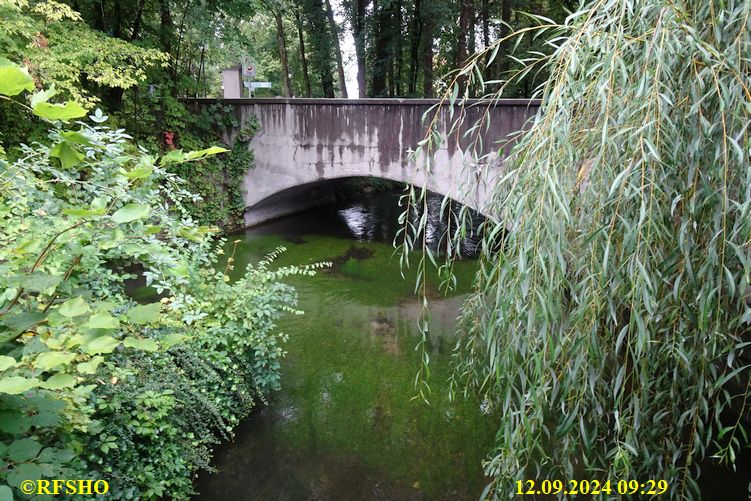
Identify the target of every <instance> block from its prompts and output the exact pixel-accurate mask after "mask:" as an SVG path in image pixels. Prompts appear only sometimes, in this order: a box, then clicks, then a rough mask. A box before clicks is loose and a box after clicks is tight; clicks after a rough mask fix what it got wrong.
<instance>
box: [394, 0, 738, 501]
mask: <svg viewBox="0 0 751 501" xmlns="http://www.w3.org/2000/svg"><path fill="white" fill-rule="evenodd" d="M750 13H751V2H749V1H748V0H724V1H721V0H705V1H701V2H696V1H688V0H685V1H681V0H673V1H668V0H610V1H598V2H592V3H590V4H589V5H587V6H583V7H581V8H580V9H579V10H578V11H577V12H575V13H573V14H571V15H570V16H569V17H568V18H567V19H566V21H565V22H564V23H563V24H562V25H556V24H555V23H553V22H552V21H550V20H548V19H544V18H537V20H538V22H539V26H538V27H536V28H535V29H532V30H525V31H523V32H520V33H515V34H512V35H511V37H516V38H519V37H521V36H530V35H539V34H543V35H544V36H548V37H550V40H549V48H550V51H549V53H548V54H533V55H531V56H529V57H527V58H524V59H520V60H519V61H520V64H521V69H519V70H518V71H517V73H516V74H515V75H514V77H512V78H515V77H520V76H523V75H524V74H526V73H527V72H529V71H537V70H538V69H539V68H541V67H545V68H546V69H547V70H548V71H549V73H550V75H551V78H550V79H549V80H548V81H547V82H546V83H545V84H544V85H543V86H542V87H541V88H540V89H538V93H539V94H538V95H539V96H540V97H541V99H542V105H541V108H540V111H539V113H538V114H537V116H536V117H535V118H534V120H533V123H532V124H531V128H530V129H529V130H528V131H527V132H526V133H524V134H523V135H522V136H521V137H520V138H519V139H518V141H517V142H516V143H515V146H514V147H513V148H512V149H511V151H510V152H509V154H508V157H507V159H506V160H505V163H504V167H503V172H502V175H501V176H498V177H496V178H495V179H496V181H495V183H494V186H493V187H492V190H493V191H492V196H491V197H490V201H489V203H488V205H487V207H485V209H484V212H485V213H486V214H488V215H490V216H491V217H490V218H489V219H488V221H487V222H486V223H485V225H484V226H483V228H482V230H483V234H484V242H483V258H482V260H481V263H482V264H481V270H480V272H479V273H478V275H477V282H476V288H475V292H474V293H473V294H472V295H471V297H470V298H469V299H468V300H467V302H466V303H465V305H464V308H463V312H462V319H461V327H460V340H459V342H458V344H457V349H456V358H455V374H454V378H453V383H454V389H455V391H458V392H464V391H475V392H479V393H480V394H482V395H483V396H485V397H486V398H487V400H488V402H489V403H490V404H491V405H493V406H494V408H495V410H496V411H497V413H498V415H499V416H500V422H499V430H498V434H497V443H496V446H495V450H494V451H493V452H492V453H491V454H490V458H489V459H488V461H487V463H486V473H487V474H488V475H490V476H491V477H492V478H494V481H493V483H492V484H491V485H490V486H489V489H488V493H489V495H491V496H493V497H495V498H503V497H507V496H511V495H512V494H513V492H514V491H515V489H514V487H513V486H514V485H515V481H516V480H519V479H525V478H528V479H535V478H537V479H541V480H542V479H545V478H548V479H556V478H557V479H581V478H590V479H600V480H607V479H611V480H614V481H615V480H617V479H637V480H640V481H642V482H643V481H645V480H646V479H666V480H667V481H668V482H669V483H670V490H669V494H670V495H671V497H673V498H678V499H689V498H698V497H700V492H699V488H698V485H697V482H696V478H697V477H698V475H699V474H700V469H699V466H698V463H699V462H700V461H702V460H705V459H706V458H708V457H709V456H712V457H713V458H714V459H715V460H719V461H723V462H726V463H733V462H734V461H735V456H736V453H737V452H738V451H739V449H741V448H742V447H743V446H744V445H745V444H746V443H747V442H748V436H747V431H746V429H745V428H744V427H746V426H748V419H749V407H750V406H751V398H750V397H751V393H750V392H749V384H751V383H750V382H751V374H750V372H749V371H750V370H751V365H750V364H751V356H750V355H751V353H750V350H751V346H750V345H751V342H750V341H751V335H749V323H751V307H750V306H749V305H751V286H750V285H749V282H750V281H751V241H750V240H749V238H750V237H751V234H750V233H749V231H750V230H751V214H749V211H750V209H751V162H750V160H749V158H750V154H751V145H750V144H749V131H748V127H749V118H750V115H751V104H750V103H751V99H750V98H751V94H750V93H749V88H750V87H751V76H750V75H751V35H750V33H751V30H750V29H749V27H750V24H749V14H750ZM501 42H502V41H499V42H497V43H496V44H494V45H493V46H491V47H489V48H487V49H486V50H485V51H484V52H482V53H480V54H477V55H475V56H474V57H473V58H472V59H471V60H470V61H469V63H468V65H467V66H466V67H465V68H463V69H462V70H461V71H460V72H459V74H458V76H459V75H460V76H464V78H467V79H468V81H469V85H468V87H469V88H475V89H476V88H489V87H490V86H491V85H495V86H496V87H497V86H498V84H499V82H483V81H482V72H481V69H482V65H483V64H486V62H487V61H488V60H491V61H492V59H493V58H494V57H495V56H496V54H497V51H498V47H499V45H500V43H501ZM458 82H459V80H458V79H457V80H455V81H454V83H453V84H450V85H449V86H448V89H447V91H446V94H445V95H444V103H442V104H441V106H444V105H450V106H453V105H454V102H455V100H457V99H461V97H462V96H460V95H458V94H459V92H458V89H459V85H458ZM500 84H501V89H500V90H498V91H497V92H495V93H490V94H489V95H488V96H486V97H488V98H489V99H490V101H491V102H492V101H495V100H496V99H497V98H498V97H499V96H500V93H501V92H502V87H503V85H502V84H503V83H502V82H501V83H500ZM491 105H492V103H491ZM436 115H437V114H436ZM488 116H489V115H488V114H486V115H485V118H484V119H483V120H485V121H487V119H488ZM463 117H464V114H463V113H459V114H457V115H456V117H455V119H454V121H453V123H452V125H451V130H452V131H453V132H454V133H456V134H460V133H461V134H462V135H463V136H464V139H465V140H467V141H470V142H471V144H470V145H469V146H466V147H465V150H466V151H468V152H471V153H473V154H474V161H473V162H471V164H472V165H471V167H470V168H469V170H471V171H474V170H476V169H478V168H480V167H478V166H482V165H483V164H484V163H487V161H488V157H483V156H482V155H481V154H480V153H479V152H481V151H483V149H487V148H483V146H482V144H481V137H482V131H483V130H485V129H486V127H492V123H484V122H483V121H482V120H481V122H480V123H475V124H462V123H461V122H462V120H463ZM436 131H437V124H435V123H432V124H430V128H429V132H428V134H427V135H426V138H425V140H424V141H423V142H422V143H421V144H420V147H419V148H418V151H417V152H416V157H415V158H422V159H427V160H428V164H427V165H424V167H425V168H426V169H428V170H430V164H429V159H430V157H431V155H430V153H431V151H434V150H435V148H437V147H438V146H439V145H440V143H441V141H442V140H445V139H442V138H441V137H440V136H439V135H438V134H437V133H436ZM424 198H425V197H424V190H422V191H421V190H419V189H417V190H412V191H411V192H410V194H409V199H410V203H411V205H412V207H411V209H414V206H415V205H417V204H420V203H421V201H423V200H424ZM464 216H465V214H464V213H463V212H462V211H460V212H459V213H457V214H454V220H455V222H456V224H457V225H456V226H454V227H453V228H452V231H451V235H450V236H451V237H452V238H453V240H454V243H456V242H457V240H458V238H460V237H461V235H462V234H463V233H466V231H467V226H466V217H464ZM410 220H413V219H411V218H408V217H407V215H406V214H405V216H403V219H402V221H403V222H404V223H405V227H404V232H403V236H404V237H405V238H404V239H403V242H404V244H403V245H404V249H409V248H419V247H420V245H421V243H420V242H421V238H420V235H421V234H424V231H423V230H424V229H425V228H424V225H423V224H421V223H420V221H419V220H413V221H415V222H414V223H410V222H408V221H410ZM499 242H500V243H499ZM452 249H456V245H453V246H450V247H449V252H448V253H447V255H446V256H447V257H446V259H447V262H446V264H444V265H443V267H444V269H446V270H448V269H450V263H451V260H452V259H454V258H455V257H456V251H452ZM424 252H425V254H424V255H427V256H428V259H427V262H430V261H432V260H434V259H435V257H434V256H433V255H432V254H431V253H430V252H429V251H428V250H427V249H424ZM404 256H406V254H404ZM404 256H403V259H406V257H404ZM425 263H426V259H425V257H423V260H422V261H421V263H420V266H425ZM418 289H419V287H418ZM423 330H424V334H425V336H427V327H426V326H423ZM426 360H427V357H426ZM425 373H426V372H425V369H424V368H423V370H422V371H421V374H420V379H418V385H421V386H424V385H426V384H427V383H426V382H425V381H424V380H423V379H422V376H423V375H425ZM421 391H422V389H421Z"/></svg>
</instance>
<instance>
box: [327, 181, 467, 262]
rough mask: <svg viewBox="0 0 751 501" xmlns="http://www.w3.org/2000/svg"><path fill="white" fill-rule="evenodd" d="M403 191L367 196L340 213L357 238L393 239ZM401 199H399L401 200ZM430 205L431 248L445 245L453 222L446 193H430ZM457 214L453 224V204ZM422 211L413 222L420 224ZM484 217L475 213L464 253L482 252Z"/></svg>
mask: <svg viewBox="0 0 751 501" xmlns="http://www.w3.org/2000/svg"><path fill="white" fill-rule="evenodd" d="M401 198H402V196H401V194H399V193H389V194H381V195H377V196H367V197H364V198H362V199H360V200H357V201H353V202H349V203H347V204H346V205H345V206H344V207H342V208H340V209H338V210H337V215H338V216H339V217H340V218H341V220H342V222H343V223H344V225H345V226H346V228H347V229H348V230H349V232H350V234H351V237H352V238H354V239H356V240H369V241H378V242H391V241H393V239H394V236H395V235H396V232H397V230H398V229H399V225H398V224H397V220H398V217H399V215H400V214H401V213H402V212H403V210H404V205H405V203H406V202H404V201H403V200H401ZM397 201H399V202H397ZM425 204H426V206H427V208H428V215H427V218H426V224H425V241H426V244H427V246H428V247H429V248H431V249H433V250H436V249H440V248H442V244H443V245H445V241H444V240H442V239H443V237H444V235H445V233H446V229H447V224H448V222H449V214H448V209H445V210H443V211H442V210H441V208H442V205H443V196H441V195H438V194H435V193H428V195H427V200H426V203H425ZM453 209H454V215H453V218H452V220H451V224H452V225H453V224H455V223H456V221H455V218H456V217H457V216H456V214H457V212H458V208H457V207H456V206H454V207H453ZM420 215H421V211H415V212H414V213H412V214H411V223H412V225H414V226H417V225H418V223H419V219H420ZM481 220H482V217H481V216H480V215H479V214H477V213H475V212H472V213H471V222H472V224H471V230H472V231H471V232H470V234H469V235H468V237H467V238H466V239H465V240H464V241H463V243H462V255H464V256H467V257H474V256H476V255H477V252H478V251H479V242H480V240H479V238H478V235H477V234H476V231H477V228H478V226H479V224H480V222H481Z"/></svg>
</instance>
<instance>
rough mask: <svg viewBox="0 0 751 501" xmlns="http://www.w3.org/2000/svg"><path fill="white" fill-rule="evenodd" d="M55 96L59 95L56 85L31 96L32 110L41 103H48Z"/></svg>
mask: <svg viewBox="0 0 751 501" xmlns="http://www.w3.org/2000/svg"><path fill="white" fill-rule="evenodd" d="M55 94H57V90H55V84H52V85H50V88H49V89H47V90H40V91H39V92H35V93H34V95H32V96H31V100H30V105H31V107H32V108H34V107H35V106H36V105H38V104H39V103H46V102H47V101H49V100H50V98H52V96H54V95H55Z"/></svg>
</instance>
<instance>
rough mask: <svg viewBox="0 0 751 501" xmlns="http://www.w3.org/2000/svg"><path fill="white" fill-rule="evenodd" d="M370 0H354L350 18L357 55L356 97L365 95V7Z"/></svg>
mask: <svg viewBox="0 0 751 501" xmlns="http://www.w3.org/2000/svg"><path fill="white" fill-rule="evenodd" d="M369 3H370V0H355V12H354V16H353V20H352V34H353V35H354V38H355V56H356V57H357V92H358V97H360V98H364V97H365V96H366V93H367V91H366V89H365V9H366V8H367V6H368V4H369Z"/></svg>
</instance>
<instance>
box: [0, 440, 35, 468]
mask: <svg viewBox="0 0 751 501" xmlns="http://www.w3.org/2000/svg"><path fill="white" fill-rule="evenodd" d="M41 450H42V446H41V445H40V444H39V442H37V441H36V440H35V439H33V438H18V439H16V440H14V441H13V442H12V443H11V444H10V445H9V446H8V451H7V454H8V458H9V459H10V460H11V461H14V462H16V463H21V462H23V461H31V460H32V459H34V458H35V457H37V455H38V454H39V451H41Z"/></svg>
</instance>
